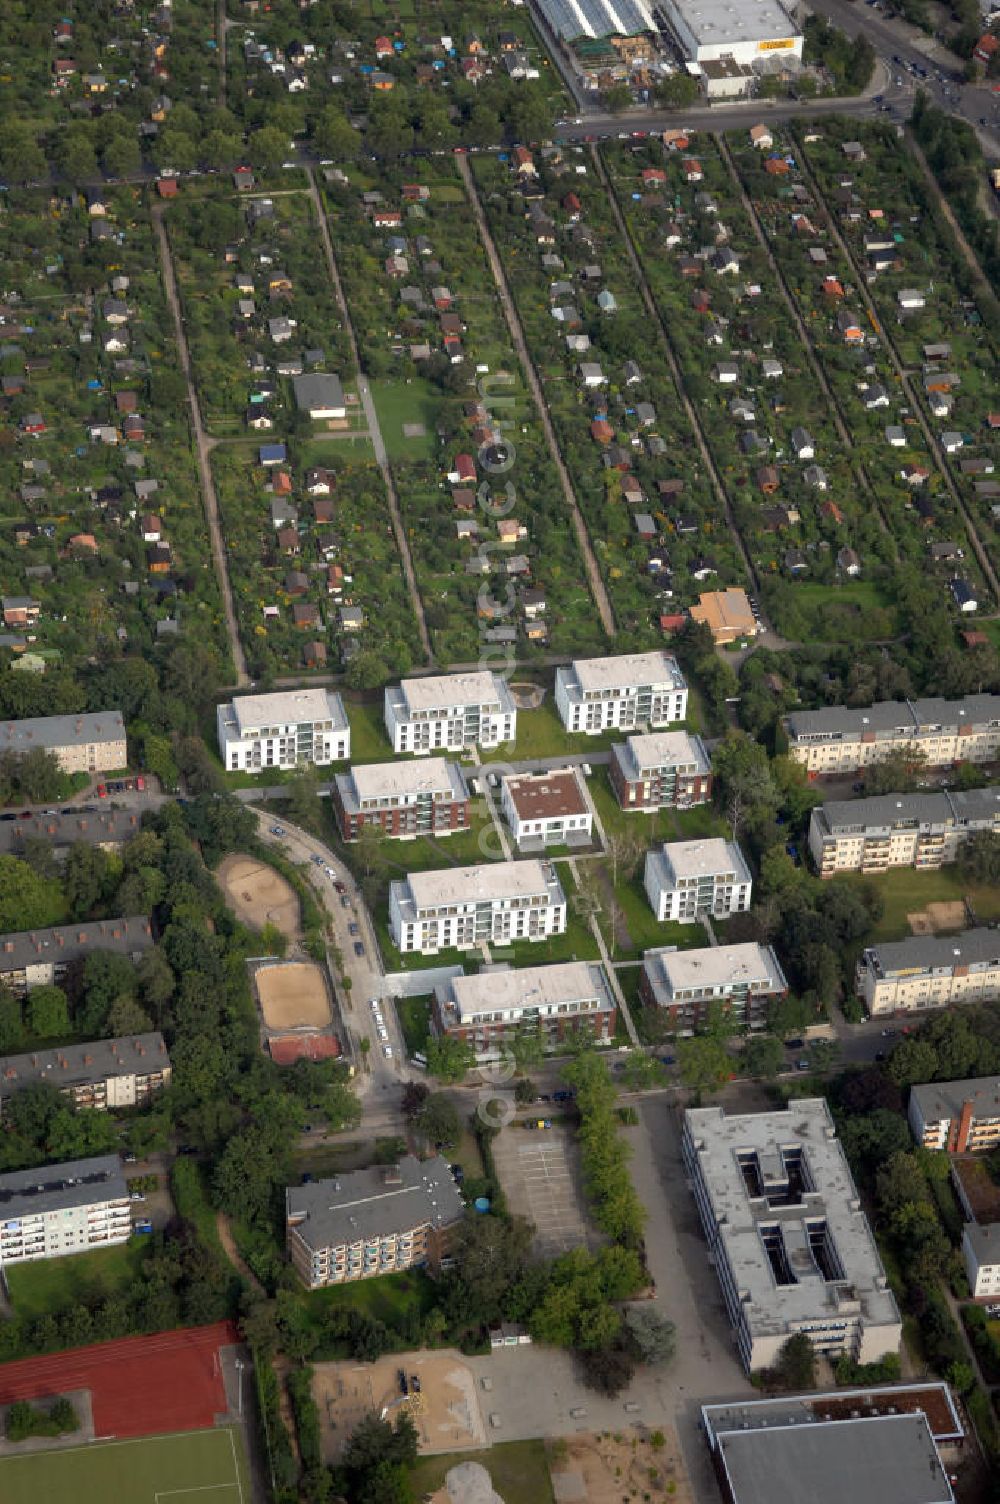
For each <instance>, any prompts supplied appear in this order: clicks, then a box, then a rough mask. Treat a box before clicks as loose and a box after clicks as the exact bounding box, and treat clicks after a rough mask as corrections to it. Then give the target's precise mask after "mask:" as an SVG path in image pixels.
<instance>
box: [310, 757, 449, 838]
mask: <svg viewBox="0 0 1000 1504" xmlns="http://www.w3.org/2000/svg"><path fill="white" fill-rule="evenodd" d="M333 808H334V811H335V813H336V816H337V824H338V825H339V827H340V833H341V835H342V836H343V838H344V840H345V841H355V840H357V838H358V833H359V832H360V830H361V827H362V826H363V825H378V826H379V827H380V829H381V830H382V831H383V832H384V834H385V835H387V836H393V837H396V838H397V839H399V840H412V839H414V838H415V837H416V836H421V835H433V836H447V835H451V833H452V831H454V830H467V829H468V827H469V818H470V809H471V799H470V796H469V786H468V784H467V783H466V781H465V774H464V773H463V772H462V769H461V768H460V767H459V765H458V763H456V762H447V761H446V760H445V759H444V758H443V757H432V758H428V760H427V761H426V762H376V763H365V764H362V765H360V766H359V765H358V764H357V763H356V764H355V765H354V766H353V767H351V768H349V769H348V771H347V772H346V773H338V774H337V776H336V778H335V779H334V781H333Z"/></svg>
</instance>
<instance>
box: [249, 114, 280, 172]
mask: <svg viewBox="0 0 1000 1504" xmlns="http://www.w3.org/2000/svg"><path fill="white" fill-rule="evenodd" d="M290 150H291V147H290V145H289V141H288V135H287V133H286V132H284V131H281V130H279V129H278V127H277V126H276V125H265V126H262V127H261V129H260V130H257V131H254V132H253V133H252V134H251V136H250V138H249V140H248V142H247V152H248V155H249V157H250V161H251V162H252V163H253V165H254V167H257V168H259V169H260V171H261V172H273V171H274V170H275V168H278V167H280V166H281V164H282V162H284V160H285V159H286V157H287V156H288V153H289V151H290Z"/></svg>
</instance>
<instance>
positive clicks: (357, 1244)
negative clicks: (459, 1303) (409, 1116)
mask: <svg viewBox="0 0 1000 1504" xmlns="http://www.w3.org/2000/svg"><path fill="white" fill-rule="evenodd" d="M464 1215H465V1203H464V1202H463V1200H462V1197H461V1195H460V1194H459V1191H458V1187H457V1186H456V1184H455V1178H454V1176H453V1175H452V1173H451V1170H450V1169H449V1167H448V1165H447V1164H446V1163H445V1161H444V1160H443V1159H442V1158H441V1156H440V1155H438V1156H437V1157H436V1158H435V1159H427V1160H423V1161H421V1160H419V1159H415V1158H414V1157H413V1155H412V1154H408V1155H406V1157H405V1158H404V1159H401V1160H400V1162H399V1164H398V1165H374V1166H373V1167H372V1168H371V1169H368V1170H351V1171H349V1172H347V1173H345V1174H342V1175H338V1176H336V1178H334V1179H330V1180H315V1181H312V1182H310V1183H309V1184H307V1185H296V1186H289V1187H288V1189H287V1190H286V1191H285V1237H286V1244H287V1247H288V1252H289V1256H290V1257H291V1261H292V1266H293V1268H294V1269H295V1272H296V1274H297V1275H298V1276H299V1279H300V1280H301V1281H302V1283H303V1284H304V1285H305V1286H306V1287H307V1288H308V1289H310V1290H320V1289H322V1288H323V1286H324V1285H341V1284H347V1283H349V1282H351V1281H354V1280H359V1279H374V1278H375V1277H376V1276H377V1275H380V1274H397V1273H399V1272H400V1271H401V1270H403V1269H412V1268H414V1267H415V1266H418V1265H424V1264H429V1265H431V1266H432V1267H433V1266H436V1265H437V1264H438V1263H439V1262H440V1259H441V1256H442V1254H443V1253H444V1252H445V1251H446V1249H447V1245H448V1234H449V1232H450V1231H451V1229H452V1228H453V1227H454V1226H455V1225H456V1223H458V1222H460V1221H461V1220H462V1218H463V1217H464Z"/></svg>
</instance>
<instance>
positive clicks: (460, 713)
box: [385, 670, 517, 756]
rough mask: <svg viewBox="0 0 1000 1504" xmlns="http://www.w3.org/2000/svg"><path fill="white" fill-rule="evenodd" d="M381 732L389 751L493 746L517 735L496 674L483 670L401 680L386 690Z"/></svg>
mask: <svg viewBox="0 0 1000 1504" xmlns="http://www.w3.org/2000/svg"><path fill="white" fill-rule="evenodd" d="M385 729H386V731H387V732H388V733H389V740H390V741H391V743H392V750H393V751H394V752H415V753H417V754H418V755H422V756H426V755H427V754H428V753H431V752H460V751H462V749H463V748H465V747H498V746H499V745H500V743H501V742H512V741H513V740H514V738H515V737H516V735H517V707H516V706H515V704H514V701H513V698H512V696H511V693H510V690H509V689H508V688H507V685H506V683H505V681H504V680H503V679H501V677H500V675H499V674H491V673H488V672H486V671H485V670H483V671H477V672H474V673H467V674H436V675H433V676H431V677H430V678H427V679H404V680H403V682H402V683H401V684H393V685H389V686H388V687H387V688H386V691H385Z"/></svg>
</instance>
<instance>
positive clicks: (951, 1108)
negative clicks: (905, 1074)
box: [907, 1076, 1000, 1154]
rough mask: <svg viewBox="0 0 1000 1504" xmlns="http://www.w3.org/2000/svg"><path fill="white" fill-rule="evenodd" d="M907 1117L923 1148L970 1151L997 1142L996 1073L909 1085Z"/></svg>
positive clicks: (999, 1101)
mask: <svg viewBox="0 0 1000 1504" xmlns="http://www.w3.org/2000/svg"><path fill="white" fill-rule="evenodd" d="M907 1117H908V1119H909V1123H910V1128H911V1129H912V1131H913V1137H914V1138H915V1139H916V1141H917V1143H918V1144H923V1146H924V1148H925V1149H946V1150H947V1151H948V1153H949V1154H970V1153H974V1152H975V1151H976V1150H982V1149H995V1148H996V1146H997V1144H1000V1076H975V1077H972V1078H971V1079H969V1080H965V1081H933V1082H930V1081H929V1082H927V1083H926V1084H921V1085H919V1086H911V1088H910V1100H909V1104H908V1106H907Z"/></svg>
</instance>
